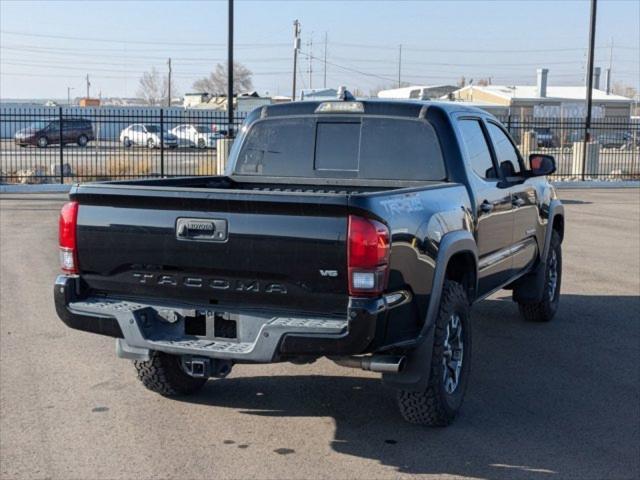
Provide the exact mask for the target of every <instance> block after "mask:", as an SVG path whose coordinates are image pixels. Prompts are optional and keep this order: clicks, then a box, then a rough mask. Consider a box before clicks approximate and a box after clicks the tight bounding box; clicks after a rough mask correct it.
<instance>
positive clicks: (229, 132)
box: [227, 0, 233, 138]
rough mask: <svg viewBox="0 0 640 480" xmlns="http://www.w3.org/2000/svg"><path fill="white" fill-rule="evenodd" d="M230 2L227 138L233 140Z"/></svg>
mask: <svg viewBox="0 0 640 480" xmlns="http://www.w3.org/2000/svg"><path fill="white" fill-rule="evenodd" d="M228 1H229V15H228V17H229V18H228V21H229V27H228V33H229V38H228V40H227V60H228V63H227V75H228V76H227V115H228V117H227V120H228V123H229V125H228V127H227V137H229V138H233V0H228Z"/></svg>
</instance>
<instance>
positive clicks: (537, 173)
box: [529, 153, 556, 177]
mask: <svg viewBox="0 0 640 480" xmlns="http://www.w3.org/2000/svg"><path fill="white" fill-rule="evenodd" d="M529 166H530V174H531V176H532V177H544V176H545V175H551V174H552V173H553V172H555V171H556V160H555V158H553V157H552V156H551V155H543V154H541V153H532V154H531V155H529Z"/></svg>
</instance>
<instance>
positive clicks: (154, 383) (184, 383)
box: [133, 352, 207, 397]
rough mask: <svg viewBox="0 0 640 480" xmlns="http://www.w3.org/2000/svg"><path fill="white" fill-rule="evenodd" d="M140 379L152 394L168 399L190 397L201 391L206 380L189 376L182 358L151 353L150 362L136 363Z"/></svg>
mask: <svg viewBox="0 0 640 480" xmlns="http://www.w3.org/2000/svg"><path fill="white" fill-rule="evenodd" d="M133 364H134V365H135V367H136V370H137V371H138V379H139V380H140V381H141V382H142V384H143V385H144V386H145V387H147V388H148V389H149V390H151V391H152V392H156V393H159V394H160V395H164V396H166V397H171V396H175V395H189V394H192V393H195V392H197V391H198V390H200V389H201V388H202V387H203V386H204V384H205V383H207V379H206V378H194V377H192V376H190V375H188V374H187V373H186V372H185V371H184V370H183V369H182V366H181V365H180V357H179V356H177V355H169V354H167V353H162V352H151V354H150V356H149V360H148V361H144V362H143V361H137V360H136V361H134V362H133Z"/></svg>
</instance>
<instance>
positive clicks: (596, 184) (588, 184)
mask: <svg viewBox="0 0 640 480" xmlns="http://www.w3.org/2000/svg"><path fill="white" fill-rule="evenodd" d="M551 183H552V184H553V186H554V187H556V188H557V189H559V190H563V189H576V188H640V181H638V180H620V181H611V182H605V181H602V180H592V181H585V182H551Z"/></svg>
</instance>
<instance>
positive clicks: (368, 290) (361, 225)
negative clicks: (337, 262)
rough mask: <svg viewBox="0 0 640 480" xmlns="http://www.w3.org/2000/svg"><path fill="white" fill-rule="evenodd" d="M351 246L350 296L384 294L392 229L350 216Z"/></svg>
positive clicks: (349, 257)
mask: <svg viewBox="0 0 640 480" xmlns="http://www.w3.org/2000/svg"><path fill="white" fill-rule="evenodd" d="M347 244H348V247H347V262H348V266H349V295H352V296H360V297H373V296H377V295H380V294H381V293H382V292H383V291H384V289H385V288H386V286H387V278H388V276H389V275H388V274H389V244H390V242H389V229H388V228H387V226H386V225H384V224H382V223H380V222H377V221H375V220H369V219H366V218H362V217H357V216H355V215H350V216H349V230H348V240H347Z"/></svg>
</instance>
